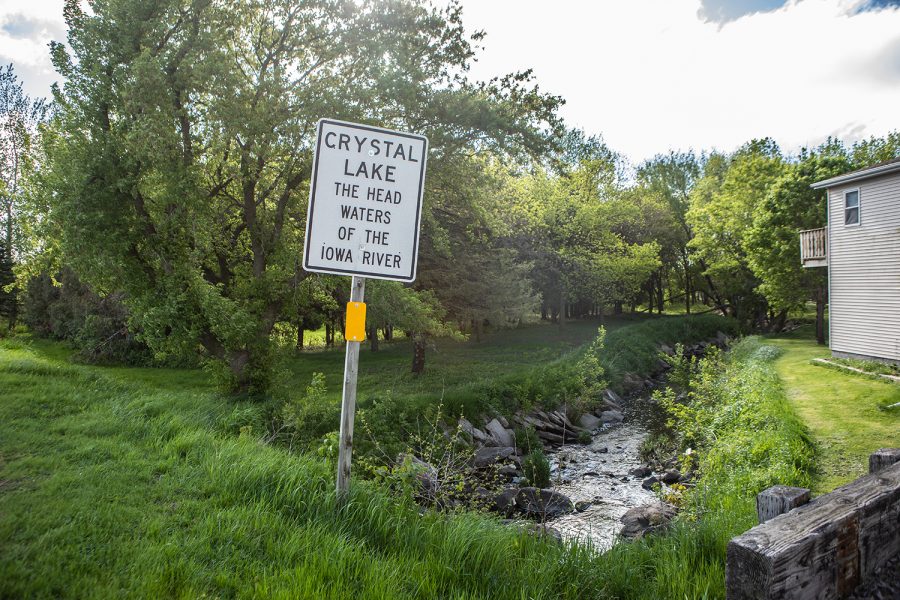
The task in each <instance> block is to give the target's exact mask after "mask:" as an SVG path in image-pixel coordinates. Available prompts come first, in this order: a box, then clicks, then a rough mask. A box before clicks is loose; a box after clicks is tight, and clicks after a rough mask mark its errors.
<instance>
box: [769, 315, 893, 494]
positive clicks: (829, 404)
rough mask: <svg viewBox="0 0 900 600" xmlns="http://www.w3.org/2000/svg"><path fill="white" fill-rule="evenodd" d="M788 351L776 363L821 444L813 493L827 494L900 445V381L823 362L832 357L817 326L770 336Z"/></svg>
mask: <svg viewBox="0 0 900 600" xmlns="http://www.w3.org/2000/svg"><path fill="white" fill-rule="evenodd" d="M767 341H768V343H771V344H773V345H775V346H777V347H779V348H781V349H783V350H784V354H783V355H782V356H781V357H780V358H779V359H778V360H777V361H776V363H775V367H776V369H777V371H778V375H779V377H780V378H781V379H782V381H783V382H784V386H785V389H786V391H787V394H788V397H789V398H790V400H791V403H792V404H793V405H794V406H795V407H796V410H797V413H798V414H799V415H800V417H801V418H802V419H803V421H804V422H805V423H806V425H807V426H808V427H809V429H810V433H811V434H812V437H813V440H814V442H815V444H816V450H817V452H816V465H817V472H816V476H815V478H814V481H813V492H814V493H815V494H823V493H826V492H829V491H831V490H833V489H834V488H836V487H838V486H839V485H842V484H844V483H847V482H849V481H852V480H853V479H856V478H857V477H859V476H861V475H864V474H865V473H867V472H868V464H869V454H871V453H872V452H873V451H875V450H877V449H878V448H884V447H895V448H896V447H898V446H900V410H898V409H893V410H885V409H884V407H886V406H888V405H890V404H894V403H896V402H900V385H897V384H893V383H889V382H882V381H876V380H873V379H869V378H867V377H865V376H862V375H859V376H857V375H853V374H850V373H846V372H842V371H837V370H834V369H829V368H826V367H822V366H817V365H814V364H812V363H810V360H811V359H813V358H823V357H829V356H830V355H831V353H830V351H829V350H828V348H827V347H825V346H819V345H817V344H816V342H815V339H814V336H813V331H812V327H811V326H804V327H801V328H800V329H798V330H796V331H794V332H793V333H791V334H787V335H781V336H777V337H772V338H769V339H768V340H767Z"/></svg>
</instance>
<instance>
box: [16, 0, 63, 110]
mask: <svg viewBox="0 0 900 600" xmlns="http://www.w3.org/2000/svg"><path fill="white" fill-rule="evenodd" d="M65 31H66V27H65V22H64V21H63V2H62V0H27V2H23V1H22V0H0V64H2V65H6V64H9V63H10V62H11V63H13V65H14V67H15V70H16V75H18V76H19V80H20V81H22V82H23V87H24V88H25V92H26V93H27V94H29V95H31V96H33V97H36V96H49V95H50V84H52V83H53V82H54V81H57V80H58V79H59V77H58V75H57V74H56V72H55V71H54V69H53V65H52V64H51V63H50V50H49V48H48V47H47V44H49V43H50V41H51V40H56V41H61V42H62V41H65V39H64V36H65Z"/></svg>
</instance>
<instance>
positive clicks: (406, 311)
mask: <svg viewBox="0 0 900 600" xmlns="http://www.w3.org/2000/svg"><path fill="white" fill-rule="evenodd" d="M366 297H367V300H368V301H367V303H366V304H367V311H366V312H367V315H366V321H367V322H368V324H369V326H370V327H373V328H375V329H376V330H377V329H378V328H379V327H382V328H383V327H385V326H388V325H390V326H392V327H397V328H400V329H403V330H404V331H406V332H407V335H408V336H409V337H410V339H412V342H413V357H412V372H413V373H414V374H416V375H419V374H421V373H422V372H423V371H424V370H425V351H426V348H427V342H428V339H429V338H434V337H459V333H458V332H457V330H456V329H454V328H453V327H452V326H450V325H449V324H448V323H447V322H446V320H445V311H444V308H443V307H442V306H441V304H440V302H438V300H437V298H436V297H435V295H434V293H432V292H431V291H429V290H416V289H414V288H411V287H406V286H404V285H402V284H400V283H398V282H396V281H382V280H378V279H372V280H369V281H368V282H366ZM372 333H373V334H376V335H377V331H375V332H372ZM370 335H371V334H370Z"/></svg>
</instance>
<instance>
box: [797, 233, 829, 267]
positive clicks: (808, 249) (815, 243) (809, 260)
mask: <svg viewBox="0 0 900 600" xmlns="http://www.w3.org/2000/svg"><path fill="white" fill-rule="evenodd" d="M827 243H828V229H827V228H826V227H821V228H819V229H808V230H806V231H801V232H800V261H801V263H802V264H803V266H804V267H824V266H827V265H828V247H827Z"/></svg>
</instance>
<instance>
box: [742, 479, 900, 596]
mask: <svg viewBox="0 0 900 600" xmlns="http://www.w3.org/2000/svg"><path fill="white" fill-rule="evenodd" d="M898 553H900V463H896V464H894V465H892V466H890V467H887V468H885V469H882V470H881V471H879V472H877V473H874V474H871V475H866V476H864V477H861V478H859V479H857V480H856V481H854V482H852V483H849V484H847V485H845V486H842V487H840V488H838V489H836V490H835V491H833V492H831V493H830V494H826V495H824V496H820V497H818V498H816V499H815V500H813V501H812V502H809V503H808V504H806V505H804V506H800V507H798V508H797V509H795V510H792V511H790V512H789V513H786V514H782V515H779V516H777V517H775V518H773V519H771V520H769V521H767V522H765V523H763V524H761V525H757V526H756V527H754V528H753V529H751V530H750V531H748V532H747V533H744V534H743V535H740V536H738V537H736V538H734V539H732V540H731V542H729V544H728V550H727V559H726V560H727V564H726V574H725V587H726V593H727V597H728V598H729V600H737V599H741V600H742V599H751V598H752V599H775V598H783V599H785V600H790V599H813V598H817V599H823V600H828V599H837V598H844V597H846V596H847V595H848V594H850V593H851V592H852V591H853V590H854V588H856V586H857V585H859V584H860V583H862V582H864V581H865V580H866V578H867V577H869V576H870V575H871V574H872V573H873V572H874V571H875V569H877V568H878V567H879V566H881V565H882V564H884V563H886V562H887V560H888V559H890V558H891V557H893V556H895V555H896V554H898Z"/></svg>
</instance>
